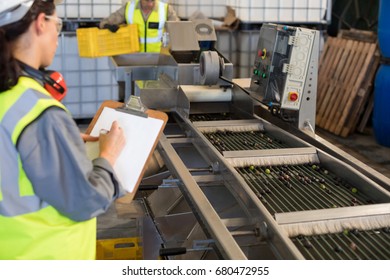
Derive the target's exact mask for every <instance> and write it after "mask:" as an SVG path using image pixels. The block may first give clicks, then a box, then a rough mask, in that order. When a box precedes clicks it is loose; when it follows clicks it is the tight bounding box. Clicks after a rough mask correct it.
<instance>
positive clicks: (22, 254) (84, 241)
mask: <svg viewBox="0 0 390 280" xmlns="http://www.w3.org/2000/svg"><path fill="white" fill-rule="evenodd" d="M0 104H1V106H0V133H1V134H0V141H1V143H2V145H1V146H0V259H94V258H95V250H96V219H91V220H88V221H85V222H76V221H73V220H71V219H69V218H67V217H65V216H63V215H61V214H60V213H59V212H58V211H57V210H56V209H55V208H53V207H52V206H50V205H48V204H47V203H46V202H44V201H42V200H41V199H40V198H39V197H37V196H36V195H35V194H34V190H33V187H32V184H31V182H30V180H29V179H28V177H27V176H26V174H25V172H24V170H23V166H22V163H21V159H20V155H19V153H18V151H17V148H16V145H17V142H18V139H19V136H20V135H21V133H22V132H23V130H24V129H25V128H26V127H27V126H28V125H29V124H30V123H31V122H33V121H34V120H35V119H36V118H38V117H39V116H40V115H41V114H42V113H43V112H44V111H45V110H46V109H47V108H49V107H52V106H57V107H60V108H63V109H64V110H66V109H65V107H64V106H63V105H62V104H61V103H60V102H58V101H56V100H55V99H53V98H52V97H51V96H50V94H49V93H48V92H47V91H46V90H45V89H44V88H43V87H42V86H41V85H40V84H39V83H37V82H36V81H35V80H33V79H31V78H27V77H21V78H19V81H18V84H17V85H16V86H14V87H13V88H12V89H10V90H8V91H6V92H2V93H1V94H0ZM37 164H39V163H37ZM48 172H50V170H48Z"/></svg>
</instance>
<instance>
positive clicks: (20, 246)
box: [0, 0, 126, 259]
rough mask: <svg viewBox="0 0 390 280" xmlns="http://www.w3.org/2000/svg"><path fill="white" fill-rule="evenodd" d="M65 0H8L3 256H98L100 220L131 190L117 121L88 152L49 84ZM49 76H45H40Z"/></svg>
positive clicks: (0, 45) (2, 99) (0, 127)
mask: <svg viewBox="0 0 390 280" xmlns="http://www.w3.org/2000/svg"><path fill="white" fill-rule="evenodd" d="M61 1H62V0H55V1H53V0H2V1H1V2H0V65H1V67H0V104H1V106H0V142H1V145H0V259H94V258H95V250H96V219H95V217H96V216H97V215H99V214H101V213H103V212H105V211H106V210H107V209H108V207H109V206H110V204H111V203H112V202H113V201H114V200H115V199H116V198H117V197H119V196H121V195H122V194H124V190H123V188H122V187H121V185H120V183H119V182H118V181H117V179H116V175H115V173H114V171H113V165H114V164H115V162H116V160H117V158H118V157H119V155H120V153H121V151H122V149H123V147H124V145H125V142H126V140H125V137H124V133H123V131H122V129H121V128H120V127H119V126H118V123H117V122H113V124H112V126H111V130H110V132H109V133H108V134H106V135H102V136H100V138H99V146H100V155H99V157H98V158H97V159H95V160H94V161H93V162H91V161H90V160H89V159H88V158H87V156H86V150H85V145H84V142H83V140H82V138H81V137H80V131H79V129H78V127H77V125H76V124H75V122H74V120H73V119H72V117H71V115H70V114H69V112H68V111H67V109H66V108H65V106H64V105H63V104H62V103H60V102H59V101H58V100H56V99H54V98H53V97H52V96H51V95H50V94H49V92H48V91H46V89H45V88H44V84H45V83H46V82H47V79H46V78H47V77H45V75H46V74H45V72H44V71H42V70H39V69H41V68H44V67H47V66H49V65H50V64H51V63H52V60H53V58H54V54H55V52H56V49H57V45H58V35H59V33H60V32H61V27H62V21H61V19H60V18H58V16H57V14H56V10H55V8H56V7H55V4H57V3H59V2H61ZM40 77H41V78H40Z"/></svg>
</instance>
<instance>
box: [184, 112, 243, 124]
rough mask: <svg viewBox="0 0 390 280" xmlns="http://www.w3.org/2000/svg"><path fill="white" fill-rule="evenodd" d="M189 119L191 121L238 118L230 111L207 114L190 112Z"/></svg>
mask: <svg viewBox="0 0 390 280" xmlns="http://www.w3.org/2000/svg"><path fill="white" fill-rule="evenodd" d="M189 119H190V121H191V122H202V121H221V120H237V119H239V118H238V117H237V116H236V115H234V114H232V113H209V114H191V115H190V117H189Z"/></svg>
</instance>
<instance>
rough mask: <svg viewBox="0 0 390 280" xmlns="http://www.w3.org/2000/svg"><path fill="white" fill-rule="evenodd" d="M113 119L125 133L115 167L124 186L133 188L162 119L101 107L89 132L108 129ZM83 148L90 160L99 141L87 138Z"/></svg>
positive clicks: (127, 189) (131, 190)
mask: <svg viewBox="0 0 390 280" xmlns="http://www.w3.org/2000/svg"><path fill="white" fill-rule="evenodd" d="M113 121H118V124H119V126H120V127H121V128H122V129H123V131H124V133H125V137H126V145H125V147H124V149H123V151H122V153H121V155H120V156H119V158H118V160H117V162H116V163H115V166H114V170H115V173H116V175H117V177H118V179H119V181H120V182H121V183H122V186H123V187H124V189H125V190H126V191H128V192H133V191H134V188H135V187H136V184H137V181H138V179H139V177H140V175H141V173H142V170H143V168H144V166H145V164H146V162H147V160H148V157H149V154H150V152H151V150H152V148H153V146H154V143H155V141H156V139H157V137H158V136H159V132H160V129H161V127H162V126H163V125H164V121H163V120H161V119H157V118H151V117H148V118H145V117H140V116H137V115H134V114H131V113H126V112H122V111H117V110H115V109H112V108H108V107H104V108H103V111H102V112H101V114H100V116H99V118H98V120H97V121H96V123H95V126H94V127H93V129H92V131H91V133H90V134H91V135H92V136H99V133H100V130H101V129H106V130H110V128H111V125H112V122H113ZM86 149H87V155H88V157H89V158H90V159H91V160H92V159H95V158H97V157H98V155H99V143H98V142H87V143H86Z"/></svg>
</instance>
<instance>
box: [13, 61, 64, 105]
mask: <svg viewBox="0 0 390 280" xmlns="http://www.w3.org/2000/svg"><path fill="white" fill-rule="evenodd" d="M19 65H20V66H21V67H22V69H23V71H24V72H26V73H27V74H28V75H30V76H31V77H32V78H35V79H38V80H39V81H42V82H43V86H44V88H45V89H46V90H47V91H48V92H49V93H50V94H51V96H53V97H54V98H55V99H57V100H58V101H61V100H62V99H63V98H64V97H65V95H66V93H67V87H66V83H65V80H64V77H63V76H62V75H61V73H59V72H56V71H50V70H37V69H34V68H32V67H31V66H29V65H27V64H25V63H23V62H21V61H19Z"/></svg>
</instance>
